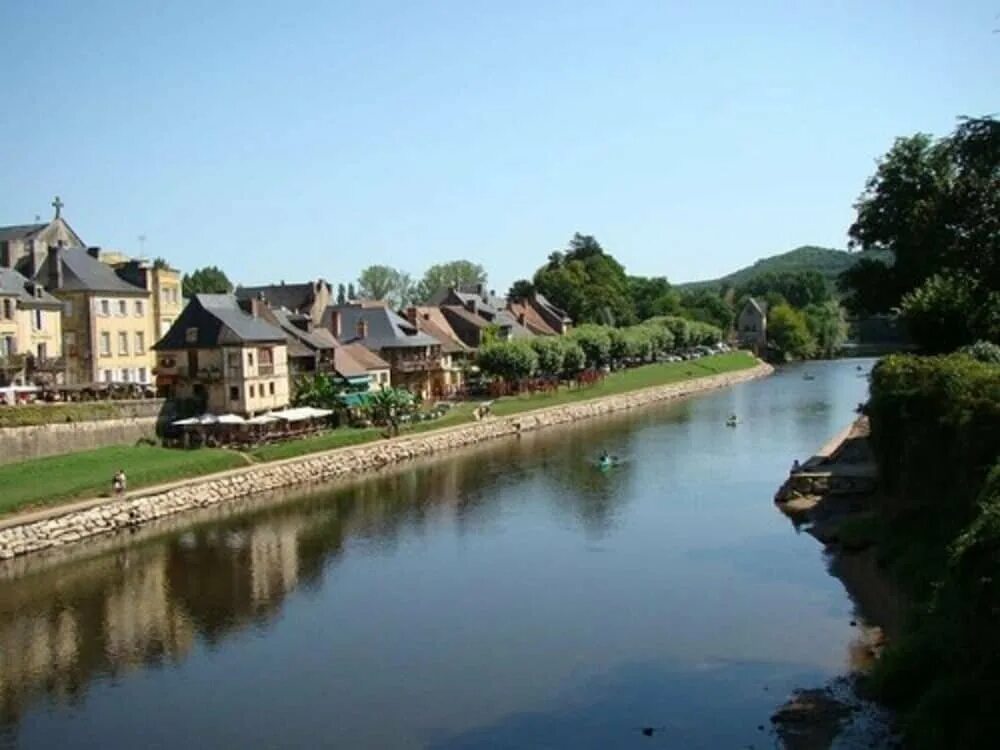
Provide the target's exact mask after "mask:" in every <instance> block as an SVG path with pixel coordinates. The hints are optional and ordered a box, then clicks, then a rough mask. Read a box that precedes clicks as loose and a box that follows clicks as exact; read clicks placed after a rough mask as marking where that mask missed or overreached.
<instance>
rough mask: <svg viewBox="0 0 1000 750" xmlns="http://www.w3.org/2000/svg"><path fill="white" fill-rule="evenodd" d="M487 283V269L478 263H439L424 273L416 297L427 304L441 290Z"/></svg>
mask: <svg viewBox="0 0 1000 750" xmlns="http://www.w3.org/2000/svg"><path fill="white" fill-rule="evenodd" d="M485 283H486V269H484V268H483V267H482V266H481V265H479V264H478V263H473V262H472V261H469V260H453V261H450V262H448V263H438V264H436V265H433V266H431V267H430V268H428V269H427V270H426V271H425V272H424V276H423V278H422V279H421V280H420V283H419V284H417V289H416V297H417V299H418V300H419V301H420V302H427V300H429V299H430V298H431V297H433V296H434V294H435V293H436V292H438V291H439V290H441V289H447V288H449V287H458V286H467V285H469V286H471V285H473V284H485Z"/></svg>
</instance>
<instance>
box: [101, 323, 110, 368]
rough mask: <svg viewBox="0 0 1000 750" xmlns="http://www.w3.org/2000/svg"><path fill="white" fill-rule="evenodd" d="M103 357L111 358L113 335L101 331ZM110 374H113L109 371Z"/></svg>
mask: <svg viewBox="0 0 1000 750" xmlns="http://www.w3.org/2000/svg"><path fill="white" fill-rule="evenodd" d="M101 356H102V357H110V356H111V334H110V333H108V332H107V331H101ZM108 372H111V371H110V370H108Z"/></svg>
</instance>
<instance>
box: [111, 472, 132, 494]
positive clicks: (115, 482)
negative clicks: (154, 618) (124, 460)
mask: <svg viewBox="0 0 1000 750" xmlns="http://www.w3.org/2000/svg"><path fill="white" fill-rule="evenodd" d="M127 487H128V478H127V477H126V476H125V470H124V469H119V470H118V471H117V472H115V476H114V478H113V479H112V480H111V489H112V490H114V493H115V494H116V495H124V494H125V490H126V489H127Z"/></svg>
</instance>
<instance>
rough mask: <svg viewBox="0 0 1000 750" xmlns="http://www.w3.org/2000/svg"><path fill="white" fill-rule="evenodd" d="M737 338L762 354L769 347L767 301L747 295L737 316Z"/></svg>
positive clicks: (741, 344)
mask: <svg viewBox="0 0 1000 750" xmlns="http://www.w3.org/2000/svg"><path fill="white" fill-rule="evenodd" d="M736 338H737V340H738V342H739V345H740V346H742V347H746V348H749V349H752V350H753V351H754V352H755V353H756V354H758V355H759V354H762V353H763V352H764V350H765V349H766V348H767V303H766V302H764V301H763V300H758V299H755V298H753V297H747V301H746V302H744V303H743V308H742V309H741V310H740V313H739V315H737V316H736Z"/></svg>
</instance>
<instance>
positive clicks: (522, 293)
mask: <svg viewBox="0 0 1000 750" xmlns="http://www.w3.org/2000/svg"><path fill="white" fill-rule="evenodd" d="M534 293H535V285H534V284H532V283H531V282H530V281H528V280H527V279H518V280H517V281H515V282H514V283H513V284H511V287H510V291H508V292H507V299H509V300H510V301H511V302H522V301H524V300H526V299H529V298H530V297H531V295H532V294H534Z"/></svg>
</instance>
